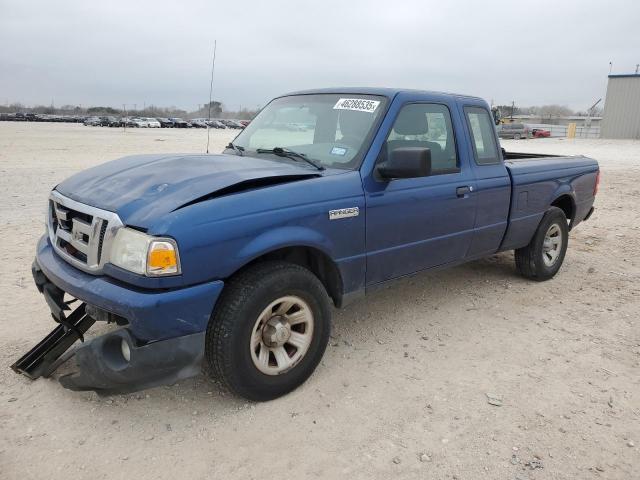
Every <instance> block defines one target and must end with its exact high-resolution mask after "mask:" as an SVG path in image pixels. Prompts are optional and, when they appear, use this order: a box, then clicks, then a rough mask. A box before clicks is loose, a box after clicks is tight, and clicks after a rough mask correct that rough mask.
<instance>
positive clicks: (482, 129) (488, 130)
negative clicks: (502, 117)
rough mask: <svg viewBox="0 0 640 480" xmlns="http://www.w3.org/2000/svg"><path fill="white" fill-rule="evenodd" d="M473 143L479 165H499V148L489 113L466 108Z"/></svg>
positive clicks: (483, 110) (480, 109)
mask: <svg viewBox="0 0 640 480" xmlns="http://www.w3.org/2000/svg"><path fill="white" fill-rule="evenodd" d="M464 112H465V115H466V116H467V122H468V124H469V130H470V131H471V137H472V141H473V153H474V155H475V157H476V163H477V164H478V165H492V164H496V163H498V162H499V161H500V160H499V157H498V146H497V145H496V137H495V135H494V130H493V129H494V127H493V121H492V119H491V116H490V115H489V112H487V111H486V110H485V109H484V108H481V107H464Z"/></svg>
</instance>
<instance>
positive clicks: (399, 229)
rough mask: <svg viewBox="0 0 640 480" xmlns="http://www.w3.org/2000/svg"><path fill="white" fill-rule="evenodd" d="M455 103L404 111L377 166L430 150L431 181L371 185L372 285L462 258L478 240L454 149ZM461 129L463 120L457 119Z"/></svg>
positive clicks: (462, 166) (468, 186)
mask: <svg viewBox="0 0 640 480" xmlns="http://www.w3.org/2000/svg"><path fill="white" fill-rule="evenodd" d="M455 108H456V106H455V104H453V103H452V104H450V105H448V104H446V103H407V104H405V105H404V106H402V108H401V109H400V111H399V112H398V115H397V117H396V119H395V121H394V123H393V126H392V128H391V130H390V131H389V133H388V136H387V139H386V142H385V143H384V144H383V146H382V149H381V152H380V156H379V157H378V163H379V162H384V161H385V159H386V158H388V156H389V155H391V153H392V151H393V150H394V149H396V148H402V147H419V148H429V149H430V151H431V160H432V172H431V175H429V176H426V177H419V178H405V179H392V180H387V179H382V178H380V177H379V176H377V175H376V171H375V169H374V172H373V173H372V174H371V175H370V176H369V177H368V178H367V179H365V182H364V185H365V198H366V206H367V223H366V245H367V273H366V284H367V285H374V284H376V283H380V282H384V281H386V280H390V279H393V278H397V277H401V276H403V275H408V274H411V273H414V272H418V271H420V270H425V269H428V268H432V267H436V266H439V265H444V264H447V263H451V262H455V261H457V260H461V259H463V258H464V257H465V256H466V254H467V251H468V249H469V246H470V244H471V240H472V237H473V226H474V221H475V213H476V197H475V194H474V192H473V190H474V184H475V182H474V178H473V174H472V172H471V169H470V167H469V164H468V160H469V159H468V158H467V156H468V155H467V154H466V153H465V152H466V149H462V148H458V145H457V144H456V138H455V131H454V121H452V116H451V112H452V111H453V112H456V109H455ZM455 122H456V127H457V128H456V130H457V131H459V132H462V130H461V129H460V128H459V126H458V124H459V119H458V118H457V117H455Z"/></svg>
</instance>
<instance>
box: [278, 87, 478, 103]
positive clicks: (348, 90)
mask: <svg viewBox="0 0 640 480" xmlns="http://www.w3.org/2000/svg"><path fill="white" fill-rule="evenodd" d="M320 93H344V94H354V95H357V94H360V95H381V96H383V97H388V98H393V97H395V96H396V95H398V94H399V93H408V94H412V95H424V96H425V97H431V96H434V95H439V96H442V95H447V96H451V97H455V98H460V99H473V100H483V99H482V98H480V97H474V96H472V95H462V94H458V93H451V92H438V91H433V90H419V89H412V88H383V87H331V88H318V89H310V90H299V91H296V92H289V93H287V94H285V95H281V96H282V97H286V96H289V95H312V94H320Z"/></svg>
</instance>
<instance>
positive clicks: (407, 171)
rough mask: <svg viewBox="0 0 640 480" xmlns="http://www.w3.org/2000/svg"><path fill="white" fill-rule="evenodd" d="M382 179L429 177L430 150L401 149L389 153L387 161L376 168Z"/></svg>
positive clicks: (418, 148) (417, 148)
mask: <svg viewBox="0 0 640 480" xmlns="http://www.w3.org/2000/svg"><path fill="white" fill-rule="evenodd" d="M377 171H378V173H379V174H380V176H381V177H382V178H385V179H387V180H391V179H394V178H417V177H428V176H429V175H431V149H430V148H421V147H402V148H396V149H394V150H392V151H391V153H390V155H389V158H388V159H387V161H385V162H383V163H381V164H380V165H378V167H377Z"/></svg>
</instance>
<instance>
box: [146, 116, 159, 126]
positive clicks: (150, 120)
mask: <svg viewBox="0 0 640 480" xmlns="http://www.w3.org/2000/svg"><path fill="white" fill-rule="evenodd" d="M142 120H144V121H145V122H147V127H149V128H160V127H161V126H162V125H161V124H160V122H159V121H158V120H156V119H155V118H150V117H144V118H143V119H142Z"/></svg>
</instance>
